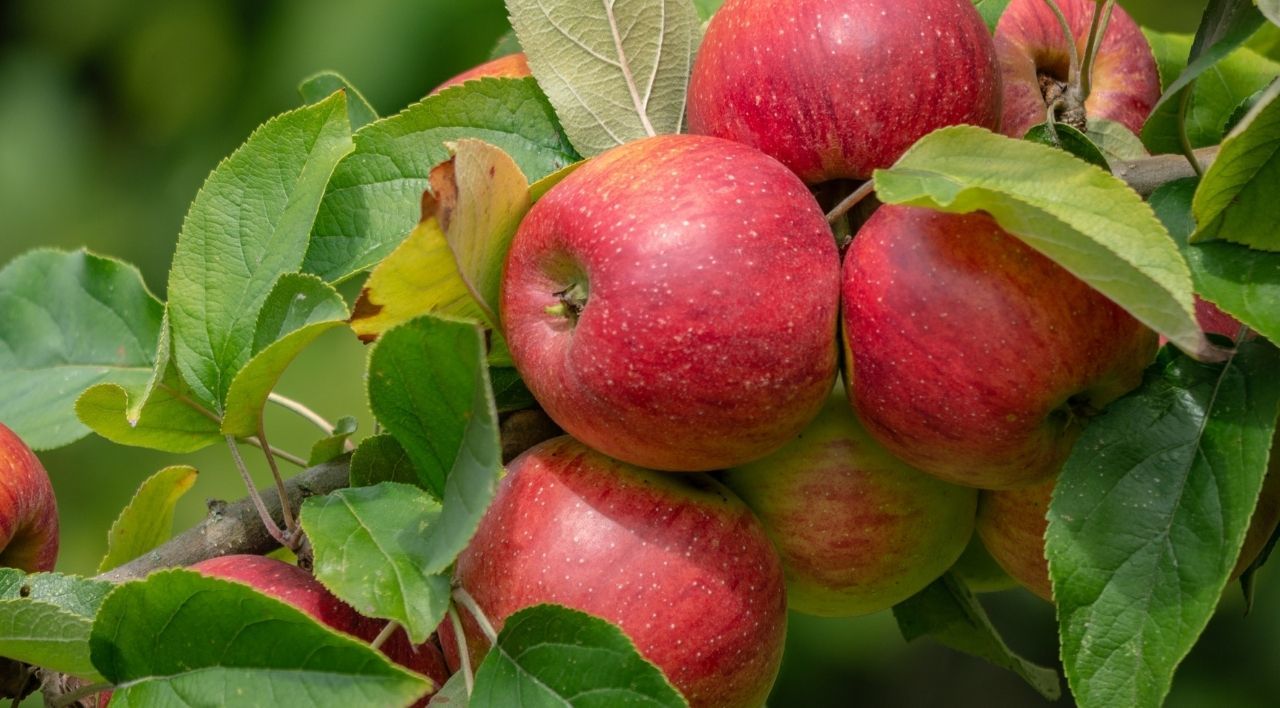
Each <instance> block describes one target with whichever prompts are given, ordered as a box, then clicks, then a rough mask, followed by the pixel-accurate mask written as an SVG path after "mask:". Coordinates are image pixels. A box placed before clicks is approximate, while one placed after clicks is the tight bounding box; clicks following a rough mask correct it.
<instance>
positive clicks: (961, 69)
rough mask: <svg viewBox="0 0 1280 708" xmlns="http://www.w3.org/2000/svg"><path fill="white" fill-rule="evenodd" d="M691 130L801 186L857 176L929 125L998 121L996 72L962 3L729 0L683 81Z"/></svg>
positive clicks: (978, 22)
mask: <svg viewBox="0 0 1280 708" xmlns="http://www.w3.org/2000/svg"><path fill="white" fill-rule="evenodd" d="M688 103H689V131H690V132H692V133H700V134H705V135H714V136H717V137H721V138H729V139H731V140H736V141H739V142H743V143H746V144H748V145H751V146H753V147H756V148H758V149H760V150H763V151H764V152H766V153H768V154H770V155H772V156H773V157H775V158H777V159H778V160H780V161H782V163H783V164H785V165H786V166H787V167H789V168H791V169H792V170H793V171H794V172H795V173H796V174H798V175H799V176H800V178H801V179H803V180H804V181H805V182H806V183H809V184H817V183H819V182H825V181H828V180H833V179H858V180H865V179H868V178H869V177H870V176H871V172H872V170H874V169H875V168H877V167H888V166H889V165H891V164H892V163H893V162H894V161H895V160H897V159H898V157H899V156H901V155H902V153H903V152H905V151H906V149H907V148H908V147H910V146H911V144H912V143H914V142H915V141H916V140H918V139H919V138H921V137H923V136H924V135H925V134H926V133H930V132H932V131H933V130H935V129H937V128H942V127H944V126H948V125H955V124H957V123H972V124H974V125H981V126H984V127H987V128H991V129H995V128H996V127H997V124H998V121H999V119H1000V73H999V70H998V67H997V64H996V60H995V49H994V47H993V46H992V41H991V36H990V34H989V33H988V31H987V27H986V25H985V24H984V23H983V21H982V17H981V16H980V15H979V14H978V11H977V10H976V9H974V7H973V3H972V1H971V0H791V1H790V2H777V1H776V0H729V1H728V2H726V3H725V4H724V6H723V7H721V8H720V10H719V12H717V13H716V14H715V16H714V17H713V18H712V20H711V23H710V25H709V26H708V27H707V32H706V36H705V38H704V39H703V41H702V45H701V47H700V48H699V49H698V56H697V58H696V59H695V60H694V65H693V73H692V76H691V77H690V81H689V96H688Z"/></svg>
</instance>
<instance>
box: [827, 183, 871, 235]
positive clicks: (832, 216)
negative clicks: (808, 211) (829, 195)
mask: <svg viewBox="0 0 1280 708" xmlns="http://www.w3.org/2000/svg"><path fill="white" fill-rule="evenodd" d="M874 191H876V182H875V180H873V179H869V180H867V181H866V182H863V183H862V184H861V185H859V186H858V188H857V189H855V190H853V193H852V194H850V195H849V196H847V197H845V198H844V199H841V200H840V203H839V204H837V205H835V207H834V208H832V209H831V211H829V212H827V223H829V224H834V223H835V222H836V221H838V220H840V219H841V218H843V217H844V215H845V214H848V213H849V210H850V209H852V208H854V207H855V206H858V203H859V202H861V201H862V200H863V199H866V198H867V197H869V196H871V193H872V192H874Z"/></svg>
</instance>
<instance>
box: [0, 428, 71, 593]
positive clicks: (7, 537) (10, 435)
mask: <svg viewBox="0 0 1280 708" xmlns="http://www.w3.org/2000/svg"><path fill="white" fill-rule="evenodd" d="M57 559H58V502H57V500H56V499H55V498H54V494H53V485H52V484H51V483H50V482H49V475H48V473H47V472H45V470H44V465H41V464H40V460H39V459H38V458H37V457H36V455H35V453H34V452H32V451H31V448H29V447H27V445H26V443H24V442H23V441H22V439H21V438H19V437H18V435H17V433H14V432H13V431H12V430H10V429H9V428H8V427H7V426H5V425H4V424H3V423H0V567H5V568H17V569H19V570H24V571H26V572H28V573H38V572H46V571H50V570H53V566H54V563H55V562H56V561H57Z"/></svg>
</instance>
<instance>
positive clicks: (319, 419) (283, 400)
mask: <svg viewBox="0 0 1280 708" xmlns="http://www.w3.org/2000/svg"><path fill="white" fill-rule="evenodd" d="M267 400H268V401H271V402H272V403H274V404H276V405H277V406H280V407H281V408H284V409H286V410H289V411H293V412H294V413H297V414H298V415H300V416H302V417H303V418H305V419H307V420H308V421H310V422H311V424H312V425H314V426H316V427H317V428H319V429H321V430H323V431H324V434H325V435H333V430H334V428H333V423H330V422H329V421H327V420H325V419H324V416H322V415H320V414H319V413H316V412H315V411H313V410H311V409H310V408H308V407H307V406H305V405H303V404H302V403H301V402H300V401H295V400H293V399H292V398H289V397H287V396H282V395H280V394H278V393H276V392H275V391H272V392H271V393H268V394H267Z"/></svg>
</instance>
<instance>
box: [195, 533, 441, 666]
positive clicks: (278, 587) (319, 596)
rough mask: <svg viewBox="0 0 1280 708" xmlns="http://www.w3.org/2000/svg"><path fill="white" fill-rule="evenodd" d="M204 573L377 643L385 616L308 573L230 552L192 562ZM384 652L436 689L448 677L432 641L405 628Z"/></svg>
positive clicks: (347, 632) (437, 648)
mask: <svg viewBox="0 0 1280 708" xmlns="http://www.w3.org/2000/svg"><path fill="white" fill-rule="evenodd" d="M191 570H194V571H196V572H198V573H200V574H202V575H206V576H209V577H211V578H222V579H223V580H234V581H236V582H240V583H243V584H245V585H248V586H249V587H251V588H253V589H255V590H257V591H258V592H261V593H262V594H264V595H269V596H271V597H274V598H276V599H277V600H280V601H281V602H285V603H288V604H290V605H292V606H294V607H296V608H298V609H299V610H302V611H303V612H306V613H307V614H309V615H311V616H312V617H314V618H315V619H316V620H318V621H319V622H321V623H323V624H325V625H327V626H329V627H332V628H333V629H336V630H338V631H339V632H343V633H345V634H350V635H352V636H354V637H357V638H359V639H361V640H363V641H365V642H371V641H373V640H374V639H375V638H376V637H377V636H378V634H379V633H380V632H381V631H382V628H383V627H384V626H386V621H385V620H379V619H373V618H369V617H364V616H362V615H361V614H360V613H358V612H356V610H355V608H353V607H351V606H350V605H348V604H346V603H345V602H343V601H342V600H340V599H338V598H337V597H335V596H334V595H333V593H331V592H329V590H328V589H327V588H325V586H324V585H322V584H321V583H320V581H319V580H316V578H315V577H314V576H312V575H311V574H310V573H308V572H307V571H305V570H303V569H301V568H299V567H297V566H295V565H290V564H288V563H285V562H284V561H280V560H276V559H274V558H267V557H266V556H255V555H230V556H221V557H218V558H210V559H208V560H204V561H200V562H199V563H196V564H194V565H192V566H191ZM381 650H382V652H383V653H384V654H386V655H387V657H388V658H389V659H391V660H392V661H394V662H396V663H397V664H400V665H401V666H404V667H405V668H407V669H409V670H411V671H416V672H417V673H419V674H422V675H424V676H426V677H427V678H430V679H431V680H432V681H433V682H434V683H435V685H436V688H439V687H440V686H442V685H444V682H445V681H447V680H448V679H449V670H448V667H447V666H446V664H445V661H444V655H443V654H442V653H441V652H440V648H439V646H437V645H436V643H435V642H434V641H433V640H430V639H429V640H427V641H426V642H424V643H422V644H420V645H418V646H417V647H414V646H413V645H412V644H411V643H410V642H409V637H408V635H407V634H405V632H404V630H400V631H398V632H396V633H395V634H393V635H392V636H391V637H390V638H388V639H387V641H386V643H384V644H383V645H382V649H381Z"/></svg>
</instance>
